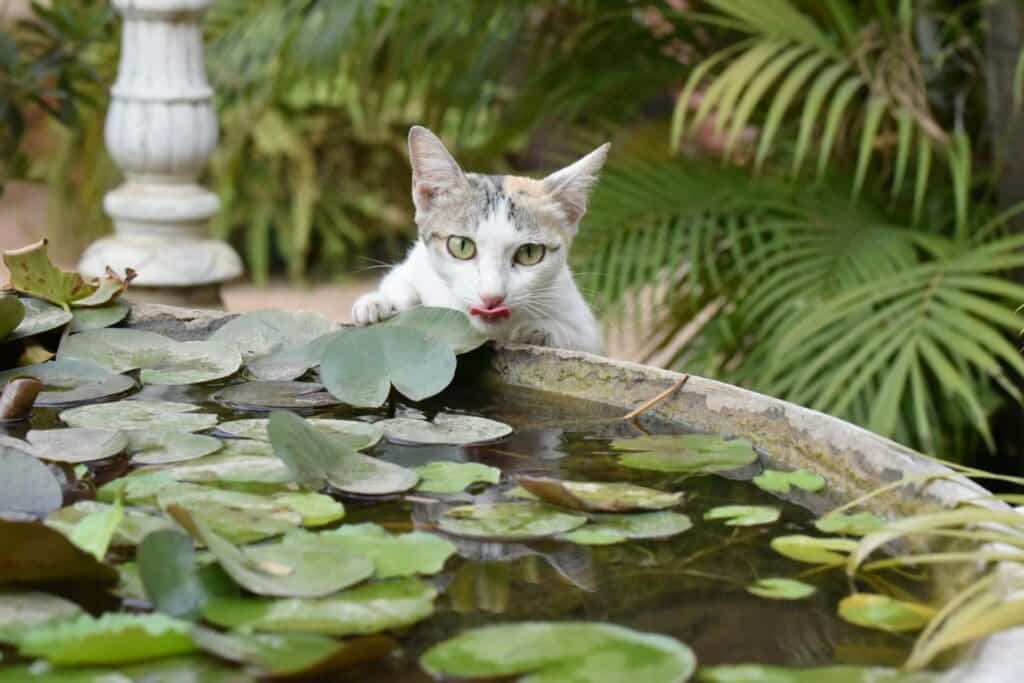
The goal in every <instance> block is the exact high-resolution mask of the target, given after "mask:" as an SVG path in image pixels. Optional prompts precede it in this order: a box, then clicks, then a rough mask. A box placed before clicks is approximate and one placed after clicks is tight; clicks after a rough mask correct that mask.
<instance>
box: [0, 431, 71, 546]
mask: <svg viewBox="0 0 1024 683" xmlns="http://www.w3.org/2000/svg"><path fill="white" fill-rule="evenodd" d="M63 500H64V494H63V493H62V492H61V488H60V482H59V481H57V478H56V477H55V476H54V474H53V472H51V471H50V468H48V467H47V466H46V465H44V464H43V463H41V462H39V461H38V460H37V459H36V458H34V457H33V456H32V455H30V454H29V453H28V452H27V451H26V450H15V449H14V448H10V447H8V446H4V445H0V511H4V512H22V513H25V514H29V515H45V514H47V513H48V512H50V511H52V510H56V509H57V508H59V507H60V506H61V503H62V502H63ZM3 547H5V546H4V545H3V544H0V548H3Z"/></svg>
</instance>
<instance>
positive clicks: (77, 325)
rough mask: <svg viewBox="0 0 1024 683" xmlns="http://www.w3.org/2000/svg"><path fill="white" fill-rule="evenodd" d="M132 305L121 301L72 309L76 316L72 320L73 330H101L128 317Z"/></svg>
mask: <svg viewBox="0 0 1024 683" xmlns="http://www.w3.org/2000/svg"><path fill="white" fill-rule="evenodd" d="M131 310H132V309H131V306H129V305H128V304H126V303H122V302H120V301H115V302H114V303H110V304H107V305H106V306H97V307H96V308H75V309H74V310H72V311H71V313H72V314H73V315H74V318H72V320H71V332H72V333H74V332H85V331H86V330H101V329H103V328H104V327H111V326H113V325H116V324H118V323H119V322H121V321H122V320H124V319H125V318H127V317H128V312H129V311H131Z"/></svg>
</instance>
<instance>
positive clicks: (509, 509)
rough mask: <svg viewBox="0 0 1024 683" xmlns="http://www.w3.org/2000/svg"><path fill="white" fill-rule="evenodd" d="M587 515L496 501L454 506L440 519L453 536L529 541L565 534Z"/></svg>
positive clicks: (541, 506)
mask: <svg viewBox="0 0 1024 683" xmlns="http://www.w3.org/2000/svg"><path fill="white" fill-rule="evenodd" d="M586 522H587V518H586V517H584V516H582V515H574V514H570V513H568V512H564V511H562V510H559V509H558V508H554V507H551V506H550V505H543V504H540V503H496V504H480V505H463V506H460V507H455V508H451V509H450V510H448V511H446V512H445V513H444V515H442V516H441V518H440V519H439V520H438V526H439V527H440V528H441V530H442V531H444V532H445V533H448V534H452V535H453V536H463V537H466V538H478V539H485V540H489V541H528V540H535V539H541V538H549V537H551V536H557V535H558V534H564V533H567V532H569V531H572V530H573V529H575V528H577V527H580V526H583V525H584V524H585V523H586Z"/></svg>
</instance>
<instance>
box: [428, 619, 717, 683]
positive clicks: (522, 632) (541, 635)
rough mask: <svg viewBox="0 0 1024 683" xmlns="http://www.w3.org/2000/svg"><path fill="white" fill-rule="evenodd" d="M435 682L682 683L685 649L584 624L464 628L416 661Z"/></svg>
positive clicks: (692, 665)
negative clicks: (514, 678) (515, 679)
mask: <svg viewBox="0 0 1024 683" xmlns="http://www.w3.org/2000/svg"><path fill="white" fill-rule="evenodd" d="M420 666H422V667H423V668H424V669H425V670H426V671H427V672H428V673H430V674H431V675H432V676H435V677H442V676H443V677H445V678H471V679H474V680H478V679H482V678H502V679H507V678H508V677H510V676H515V675H517V674H521V675H522V677H521V678H519V679H518V680H519V683H563V682H564V681H568V680H572V681H573V682H574V683H621V682H622V681H643V682H644V683H682V682H683V681H686V680H688V679H689V678H690V676H691V675H693V672H694V670H695V669H696V668H697V660H696V657H695V656H694V654H693V652H692V651H691V650H690V648H688V647H687V646H686V645H683V644H682V643H680V642H679V641H678V640H676V639H674V638H669V637H667V636H663V635H657V634H653V633H642V632H640V631H634V630H632V629H627V628H624V627H622V626H615V625H612V624H600V623H585V622H561V623H544V622H525V623H519V624H499V625H495V626H484V627H482V628H476V629H473V630H471V631H466V632H464V633H462V634H460V635H458V636H456V637H454V638H451V639H449V640H446V641H445V642H443V643H440V644H438V645H435V646H434V647H432V648H430V649H429V650H427V652H426V653H424V654H423V656H422V657H420Z"/></svg>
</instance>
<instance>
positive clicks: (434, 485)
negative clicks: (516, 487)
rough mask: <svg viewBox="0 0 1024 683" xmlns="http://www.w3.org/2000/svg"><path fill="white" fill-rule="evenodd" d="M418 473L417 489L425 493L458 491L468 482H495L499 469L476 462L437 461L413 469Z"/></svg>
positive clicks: (468, 483) (463, 488)
mask: <svg viewBox="0 0 1024 683" xmlns="http://www.w3.org/2000/svg"><path fill="white" fill-rule="evenodd" d="M413 471H414V472H416V474H418V475H420V483H419V484H417V485H416V490H417V491H423V492H425V493H458V492H459V491H463V490H465V489H466V487H467V486H469V485H470V484H476V483H485V484H497V483H498V481H499V480H500V479H501V470H499V469H498V468H497V467H490V466H488V465H482V464H480V463H478V462H448V461H438V462H432V463H429V464H427V465H421V466H420V467H417V468H415V469H414V470H413Z"/></svg>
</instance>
